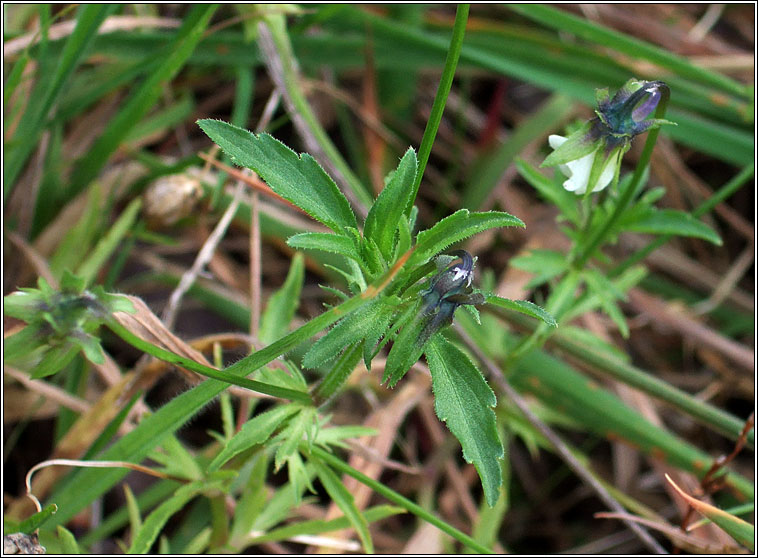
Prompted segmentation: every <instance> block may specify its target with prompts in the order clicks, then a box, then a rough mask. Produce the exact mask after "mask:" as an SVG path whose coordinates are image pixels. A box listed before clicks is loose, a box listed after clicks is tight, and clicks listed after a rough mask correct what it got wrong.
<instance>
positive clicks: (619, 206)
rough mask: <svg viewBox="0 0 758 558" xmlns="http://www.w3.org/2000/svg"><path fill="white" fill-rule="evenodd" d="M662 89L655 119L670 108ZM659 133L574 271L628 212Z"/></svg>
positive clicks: (649, 137)
mask: <svg viewBox="0 0 758 558" xmlns="http://www.w3.org/2000/svg"><path fill="white" fill-rule="evenodd" d="M661 89H662V95H661V100H660V102H659V103H658V107H657V108H656V111H655V118H663V116H664V115H665V114H666V107H667V106H668V102H669V89H668V87H666V86H663V87H661ZM659 131H660V128H655V129H653V130H650V131H649V132H648V134H647V141H646V142H645V147H644V149H643V150H642V155H640V160H639V161H638V162H637V168H636V169H635V170H634V176H633V177H632V180H631V181H630V182H629V184H628V185H627V187H626V188H625V189H624V191H623V192H621V196H620V197H619V199H618V201H617V202H616V207H614V209H613V213H612V214H611V216H610V217H609V218H608V220H607V221H606V222H605V224H604V225H603V226H602V228H600V229H599V230H598V231H597V233H595V235H594V236H593V237H592V238H591V239H590V240H589V241H588V242H587V244H586V245H585V246H586V247H585V249H584V250H583V251H581V252H580V253H579V255H578V257H577V258H576V259H575V260H574V262H573V267H574V269H578V270H580V269H583V268H584V266H585V264H586V263H587V260H589V259H590V258H591V257H592V255H593V254H594V253H595V250H597V249H598V247H599V246H600V244H602V243H603V242H604V241H605V240H606V236H607V235H608V232H609V231H610V230H611V229H613V227H614V226H615V225H616V222H617V221H618V220H619V218H620V217H621V215H622V214H623V213H624V211H625V210H626V208H627V206H628V205H629V202H631V201H632V198H633V197H634V195H635V194H636V193H637V191H638V189H639V186H640V182H641V180H642V176H643V175H644V174H645V170H646V169H647V166H648V164H649V163H650V157H651V156H652V154H653V148H654V147H655V142H656V140H657V139H658V133H659Z"/></svg>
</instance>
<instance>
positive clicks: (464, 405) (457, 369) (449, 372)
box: [425, 335, 504, 507]
mask: <svg viewBox="0 0 758 558" xmlns="http://www.w3.org/2000/svg"><path fill="white" fill-rule="evenodd" d="M425 352H426V361H427V364H429V371H430V372H431V373H432V389H433V390H434V410H435V411H436V412H437V416H438V417H439V418H440V420H442V421H443V422H445V423H446V424H447V427H448V428H449V429H450V431H451V432H452V433H453V434H454V435H455V437H456V438H458V440H459V441H460V443H461V446H462V447H463V457H464V458H465V459H466V461H468V462H469V463H473V465H474V467H476V470H477V471H478V473H479V477H480V478H481V480H482V487H483V488H484V496H485V498H486V499H487V503H488V504H489V505H490V507H492V506H494V505H495V503H496V502H497V499H498V497H499V495H500V485H501V484H502V482H503V479H502V472H501V469H500V463H499V459H501V458H502V457H503V455H504V451H503V445H502V443H501V442H500V438H499V437H498V435H497V425H496V421H495V412H494V411H493V410H492V407H494V406H495V405H496V404H497V400H496V398H495V394H494V393H493V392H492V389H490V387H489V386H488V385H487V382H486V381H485V379H484V378H483V377H482V374H481V373H480V372H479V370H477V368H476V367H475V366H474V364H473V363H472V362H471V360H470V359H469V358H468V357H467V356H466V355H465V354H464V353H463V352H462V351H461V350H460V349H458V348H457V347H456V346H455V345H453V344H452V343H450V342H449V341H447V340H446V339H445V338H444V337H443V336H441V335H435V336H434V337H432V338H431V339H430V340H429V342H428V343H427V345H426V349H425Z"/></svg>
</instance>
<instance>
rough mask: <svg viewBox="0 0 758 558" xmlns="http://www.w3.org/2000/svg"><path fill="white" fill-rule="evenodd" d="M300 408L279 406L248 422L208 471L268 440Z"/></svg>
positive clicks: (291, 405)
mask: <svg viewBox="0 0 758 558" xmlns="http://www.w3.org/2000/svg"><path fill="white" fill-rule="evenodd" d="M299 408H300V407H299V406H298V405H295V404H292V403H290V404H286V405H279V406H277V407H274V408H273V409H271V410H270V411H266V412H265V413H262V414H260V415H258V416H256V417H255V418H253V419H251V420H249V421H247V422H246V423H245V424H244V425H243V426H242V428H241V429H240V431H239V432H237V434H235V435H234V436H233V437H232V439H231V440H229V443H228V444H226V447H224V449H222V450H221V451H220V452H219V454H218V455H217V456H216V457H215V458H214V459H213V461H211V464H210V465H208V471H216V470H218V469H219V467H221V466H222V465H223V464H224V463H226V462H227V461H229V460H230V459H231V458H232V457H234V456H235V455H237V454H238V453H241V452H243V451H245V450H246V449H248V448H251V447H253V446H254V445H257V444H262V443H263V442H265V441H266V440H268V438H269V436H271V434H272V433H273V432H274V430H276V428H277V427H278V426H279V425H280V424H281V423H282V421H283V420H284V419H286V418H287V417H288V416H290V415H291V414H293V413H294V412H296V411H297V410H298V409H299Z"/></svg>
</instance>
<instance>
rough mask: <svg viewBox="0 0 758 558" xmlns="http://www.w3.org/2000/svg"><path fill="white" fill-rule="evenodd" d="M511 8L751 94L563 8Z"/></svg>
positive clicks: (703, 80)
mask: <svg viewBox="0 0 758 558" xmlns="http://www.w3.org/2000/svg"><path fill="white" fill-rule="evenodd" d="M510 8H511V9H512V10H513V11H515V12H517V13H519V14H521V15H523V16H525V17H528V18H529V19H531V20H534V21H537V22H539V23H541V24H543V25H546V26H548V27H552V28H554V29H558V30H559V31H561V32H567V33H573V34H574V35H577V36H578V37H582V38H583V39H586V40H588V41H592V42H595V43H598V44H600V45H603V46H604V47H606V48H612V49H615V50H618V51H619V52H623V53H624V54H628V55H630V56H633V57H635V58H644V59H646V60H648V61H650V62H652V63H654V64H658V65H659V66H661V67H663V68H668V69H669V70H671V71H673V72H675V73H677V74H679V75H681V76H684V77H688V78H690V79H693V80H695V81H699V82H701V83H705V84H708V85H712V86H714V87H718V88H719V89H723V90H724V91H727V92H729V93H732V94H733V95H737V96H740V97H743V98H746V99H749V98H750V97H751V96H752V94H751V93H750V92H749V90H748V88H747V87H745V86H744V85H742V84H740V83H739V82H736V81H734V80H732V79H730V78H728V77H726V76H723V75H721V74H717V73H715V72H711V71H709V70H705V69H703V68H700V67H698V66H695V65H694V64H692V63H690V62H689V61H687V60H685V59H683V58H681V57H679V56H677V55H675V54H671V53H670V52H666V51H665V50H663V49H661V48H659V47H656V46H654V45H651V44H650V43H647V42H645V41H641V40H639V39H635V38H633V37H629V36H627V35H624V34H623V33H619V32H618V31H614V30H612V29H608V28H607V27H604V26H602V25H598V24H596V23H593V22H590V21H587V20H584V19H582V18H579V17H577V16H575V15H572V14H569V13H567V12H565V11H563V10H559V9H557V8H553V7H552V6H547V5H542V4H528V5H526V4H513V5H511V6H510Z"/></svg>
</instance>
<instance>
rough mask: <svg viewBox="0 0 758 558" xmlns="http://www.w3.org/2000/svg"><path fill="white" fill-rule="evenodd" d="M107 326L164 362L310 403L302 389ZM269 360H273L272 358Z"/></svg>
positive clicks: (112, 323)
mask: <svg viewBox="0 0 758 558" xmlns="http://www.w3.org/2000/svg"><path fill="white" fill-rule="evenodd" d="M108 327H109V328H110V330H111V331H113V333H115V334H116V335H118V336H119V337H120V338H121V339H123V340H124V341H126V342H127V343H129V344H130V345H131V346H133V347H135V348H137V349H139V350H141V351H143V352H145V353H147V354H149V355H152V356H154V357H156V358H158V359H160V360H163V361H165V362H169V363H171V364H175V365H177V366H181V367H182V368H186V369H187V370H192V371H193V372H197V373H198V374H201V375H203V376H206V377H208V378H213V379H214V380H221V381H222V382H227V383H229V384H234V385H237V386H240V387H243V388H247V389H250V390H252V391H256V392H258V393H265V394H266V395H271V396H273V397H281V398H283V399H290V400H292V401H297V402H299V403H303V404H305V405H309V404H310V403H311V398H310V397H309V396H308V394H307V393H304V392H302V391H295V390H292V389H287V388H283V387H279V386H275V385H271V384H266V383H263V382H257V381H255V380H248V379H247V378H241V377H237V376H234V375H232V374H230V373H229V372H227V371H226V370H216V369H215V368H210V367H208V366H205V365H204V364H200V363H199V362H195V361H194V360H191V359H188V358H185V357H183V356H180V355H177V354H176V353H172V352H171V351H167V350H166V349H162V348H161V347H156V346H155V345H153V344H152V343H149V342H147V341H145V340H144V339H141V338H140V337H137V336H136V335H135V334H133V333H132V332H131V331H129V330H128V329H127V328H125V327H124V326H122V325H121V324H120V323H118V322H117V321H116V320H111V321H109V322H108ZM274 358H276V357H274ZM271 360H273V358H272V359H271ZM227 370H228V369H227Z"/></svg>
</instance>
